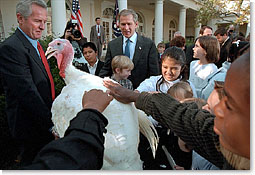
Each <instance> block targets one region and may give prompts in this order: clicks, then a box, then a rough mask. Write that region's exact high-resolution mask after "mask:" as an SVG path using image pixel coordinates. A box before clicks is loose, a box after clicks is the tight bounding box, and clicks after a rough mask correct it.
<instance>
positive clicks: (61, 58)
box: [45, 38, 74, 78]
mask: <svg viewBox="0 0 255 175" xmlns="http://www.w3.org/2000/svg"><path fill="white" fill-rule="evenodd" d="M45 55H46V56H47V59H49V58H51V57H53V56H54V57H55V58H56V59H57V63H58V69H59V75H60V76H61V77H62V78H65V69H66V67H67V66H69V65H70V64H72V60H73V58H74V50H73V47H72V44H71V43H70V42H69V41H68V40H66V39H59V38H58V39H55V40H53V41H52V42H50V43H49V47H48V48H47V51H46V53H45Z"/></svg>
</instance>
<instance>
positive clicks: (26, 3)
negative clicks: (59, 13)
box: [16, 0, 47, 18]
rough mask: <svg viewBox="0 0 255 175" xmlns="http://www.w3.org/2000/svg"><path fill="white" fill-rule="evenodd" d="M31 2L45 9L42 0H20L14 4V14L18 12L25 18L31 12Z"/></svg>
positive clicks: (45, 5)
mask: <svg viewBox="0 0 255 175" xmlns="http://www.w3.org/2000/svg"><path fill="white" fill-rule="evenodd" d="M32 4H36V5H38V6H40V7H43V8H45V9H47V4H46V3H45V1H44V0H20V1H19V3H18V4H17V5H16V14H18V13H20V14H21V15H22V16H24V17H25V18H27V17H29V16H30V15H31V14H32Z"/></svg>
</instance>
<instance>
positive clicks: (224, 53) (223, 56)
mask: <svg viewBox="0 0 255 175" xmlns="http://www.w3.org/2000/svg"><path fill="white" fill-rule="evenodd" d="M231 44H232V40H231V39H230V38H227V40H226V41H225V42H224V43H223V45H222V46H221V47H220V58H219V60H218V61H217V62H216V63H215V65H216V66H217V67H218V68H220V67H222V63H224V62H225V61H227V58H228V54H229V48H230V46H231Z"/></svg>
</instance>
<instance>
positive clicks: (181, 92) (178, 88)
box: [167, 81, 193, 101]
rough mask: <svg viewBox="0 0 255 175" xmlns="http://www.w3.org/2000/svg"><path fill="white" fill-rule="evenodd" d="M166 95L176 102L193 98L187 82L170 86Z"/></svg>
mask: <svg viewBox="0 0 255 175" xmlns="http://www.w3.org/2000/svg"><path fill="white" fill-rule="evenodd" d="M167 93H168V94H169V95H171V96H172V97H173V98H175V99H177V100H179V101H180V100H183V99H185V98H191V97H193V91H192V88H191V87H190V85H189V83H188V82H185V81H179V82H178V83H175V84H174V85H173V86H171V87H170V88H169V89H168V91H167Z"/></svg>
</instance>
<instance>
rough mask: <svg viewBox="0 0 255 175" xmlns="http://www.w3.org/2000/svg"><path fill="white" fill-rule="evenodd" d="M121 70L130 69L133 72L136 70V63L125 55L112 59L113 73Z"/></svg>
mask: <svg viewBox="0 0 255 175" xmlns="http://www.w3.org/2000/svg"><path fill="white" fill-rule="evenodd" d="M117 68H119V69H120V70H122V69H130V70H132V69H133V68H134V63H133V62H132V61H131V60H130V58H128V57H127V56H124V55H117V56H115V57H114V58H113V59H112V71H113V73H116V71H115V70H116V69H117Z"/></svg>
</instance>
